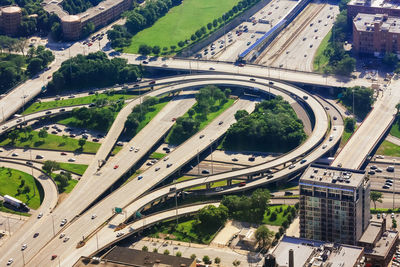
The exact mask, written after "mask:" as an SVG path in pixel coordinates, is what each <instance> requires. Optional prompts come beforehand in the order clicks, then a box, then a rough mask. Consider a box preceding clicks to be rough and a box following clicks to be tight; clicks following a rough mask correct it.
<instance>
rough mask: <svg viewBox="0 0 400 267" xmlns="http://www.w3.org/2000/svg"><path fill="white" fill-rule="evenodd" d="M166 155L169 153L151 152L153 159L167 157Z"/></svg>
mask: <svg viewBox="0 0 400 267" xmlns="http://www.w3.org/2000/svg"><path fill="white" fill-rule="evenodd" d="M165 155H167V154H165V153H159V152H153V153H151V155H150V158H151V159H162V158H163V157H165Z"/></svg>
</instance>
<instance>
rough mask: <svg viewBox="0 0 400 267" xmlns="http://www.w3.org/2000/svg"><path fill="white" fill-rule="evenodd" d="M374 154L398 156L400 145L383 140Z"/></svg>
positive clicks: (399, 154)
mask: <svg viewBox="0 0 400 267" xmlns="http://www.w3.org/2000/svg"><path fill="white" fill-rule="evenodd" d="M376 154H377V155H385V156H392V157H400V146H398V145H395V144H393V143H391V142H389V141H386V140H385V141H383V142H382V144H381V146H380V147H379V148H378V151H376Z"/></svg>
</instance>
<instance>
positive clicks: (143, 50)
mask: <svg viewBox="0 0 400 267" xmlns="http://www.w3.org/2000/svg"><path fill="white" fill-rule="evenodd" d="M138 52H139V54H141V55H144V56H147V55H149V54H150V53H151V52H152V47H151V46H149V45H145V44H142V45H140V46H139V50H138Z"/></svg>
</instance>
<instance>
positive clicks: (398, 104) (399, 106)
mask: <svg viewBox="0 0 400 267" xmlns="http://www.w3.org/2000/svg"><path fill="white" fill-rule="evenodd" d="M399 112H400V103H397V105H396V113H397V114H399Z"/></svg>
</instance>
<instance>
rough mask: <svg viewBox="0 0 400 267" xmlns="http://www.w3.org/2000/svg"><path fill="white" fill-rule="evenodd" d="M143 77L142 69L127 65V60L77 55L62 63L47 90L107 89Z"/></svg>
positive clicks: (91, 54)
mask: <svg viewBox="0 0 400 267" xmlns="http://www.w3.org/2000/svg"><path fill="white" fill-rule="evenodd" d="M141 76H142V70H141V68H140V67H137V66H134V65H130V64H127V60H126V59H122V58H113V59H111V60H110V59H108V58H107V55H106V54H105V53H104V52H96V53H90V54H89V55H87V56H83V55H77V56H76V57H73V58H71V59H69V60H66V61H64V62H63V63H62V65H61V67H60V69H59V70H57V71H56V72H55V73H54V74H53V79H52V81H51V82H50V83H49V84H48V87H47V89H48V90H49V91H53V92H57V93H60V92H63V91H67V90H71V89H74V90H79V89H84V88H90V87H105V86H110V85H114V84H118V83H119V84H121V83H126V82H132V81H136V80H137V78H138V77H141Z"/></svg>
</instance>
